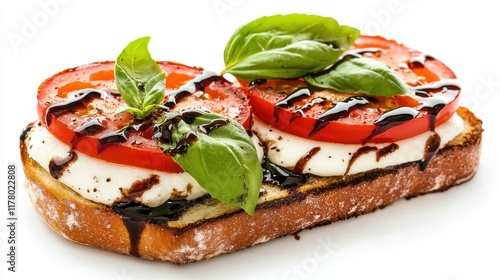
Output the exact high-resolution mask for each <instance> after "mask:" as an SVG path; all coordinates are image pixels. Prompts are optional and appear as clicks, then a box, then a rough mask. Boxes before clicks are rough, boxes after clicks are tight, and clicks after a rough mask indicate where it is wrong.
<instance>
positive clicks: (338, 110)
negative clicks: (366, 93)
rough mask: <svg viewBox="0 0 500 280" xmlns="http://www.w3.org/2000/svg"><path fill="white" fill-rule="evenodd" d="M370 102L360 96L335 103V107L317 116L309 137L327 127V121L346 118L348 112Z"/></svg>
mask: <svg viewBox="0 0 500 280" xmlns="http://www.w3.org/2000/svg"><path fill="white" fill-rule="evenodd" d="M369 102H370V101H369V100H368V99H366V98H365V97H362V96H351V97H349V98H347V99H346V100H344V101H340V102H335V105H334V106H333V107H332V108H330V109H328V110H327V111H325V112H324V113H322V114H321V115H319V116H318V118H317V120H316V123H315V124H314V127H313V129H312V131H311V132H310V133H309V136H313V135H314V134H316V133H318V132H319V131H321V130H322V129H323V128H325V127H326V126H327V125H328V122H329V121H333V120H337V119H340V118H343V117H347V116H348V115H349V112H350V111H351V110H352V109H353V108H356V107H359V106H362V105H365V104H368V103H369Z"/></svg>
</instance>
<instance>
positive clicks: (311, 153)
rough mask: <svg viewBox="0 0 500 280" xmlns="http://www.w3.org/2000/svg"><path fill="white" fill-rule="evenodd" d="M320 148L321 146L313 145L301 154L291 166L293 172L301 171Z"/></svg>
mask: <svg viewBox="0 0 500 280" xmlns="http://www.w3.org/2000/svg"><path fill="white" fill-rule="evenodd" d="M320 150H321V147H314V148H312V149H311V150H310V151H309V152H307V154H305V155H304V156H302V157H301V158H300V159H299V160H298V161H297V163H295V166H294V167H293V172H294V173H302V171H304V168H305V167H306V165H307V163H308V162H309V161H310V160H311V158H312V157H313V156H315V155H316V154H317V153H318V152H319V151H320Z"/></svg>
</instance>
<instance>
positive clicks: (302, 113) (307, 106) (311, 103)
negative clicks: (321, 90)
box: [290, 97, 326, 123]
mask: <svg viewBox="0 0 500 280" xmlns="http://www.w3.org/2000/svg"><path fill="white" fill-rule="evenodd" d="M325 100H326V99H324V98H322V97H316V98H313V99H311V100H310V101H308V102H307V103H306V104H304V105H302V106H301V107H299V108H297V109H295V110H293V112H292V116H291V117H290V123H292V122H293V121H294V120H295V119H296V118H298V117H304V116H305V111H307V110H309V109H310V108H311V107H312V106H314V105H315V104H322V103H324V102H325Z"/></svg>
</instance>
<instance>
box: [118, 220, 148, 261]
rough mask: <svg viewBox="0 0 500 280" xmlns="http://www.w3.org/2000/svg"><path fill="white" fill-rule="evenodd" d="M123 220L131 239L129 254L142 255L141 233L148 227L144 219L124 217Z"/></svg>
mask: <svg viewBox="0 0 500 280" xmlns="http://www.w3.org/2000/svg"><path fill="white" fill-rule="evenodd" d="M122 221H123V224H124V225H125V227H126V228H127V231H128V236H129V239H130V249H129V254H130V255H132V256H134V257H140V256H141V255H140V253H139V242H140V241H141V234H142V232H143V231H144V228H145V227H146V223H145V222H144V221H135V220H131V219H129V218H127V217H122Z"/></svg>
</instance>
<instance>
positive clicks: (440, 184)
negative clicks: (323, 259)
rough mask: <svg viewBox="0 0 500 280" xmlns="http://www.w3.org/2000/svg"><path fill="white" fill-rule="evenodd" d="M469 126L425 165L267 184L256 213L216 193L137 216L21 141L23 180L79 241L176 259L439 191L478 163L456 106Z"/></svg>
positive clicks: (476, 131)
mask: <svg viewBox="0 0 500 280" xmlns="http://www.w3.org/2000/svg"><path fill="white" fill-rule="evenodd" d="M457 113H458V114H459V116H460V117H462V118H463V120H464V124H465V128H464V131H463V132H462V133H461V134H460V135H459V136H457V137H456V138H455V139H454V140H452V141H451V142H450V143H448V144H447V146H446V147H444V148H443V149H441V150H440V151H439V152H438V153H437V154H436V156H435V157H434V158H432V160H431V161H430V163H429V165H428V166H427V168H426V169H425V170H424V171H421V170H420V164H419V162H409V163H405V164H401V165H396V166H391V167H388V168H384V169H377V170H372V171H368V172H364V173H361V174H355V175H349V176H336V177H317V176H308V179H307V181H306V182H305V183H304V184H303V185H301V186H298V187H294V188H290V189H283V188H280V187H277V186H273V185H269V184H264V185H263V186H262V188H263V189H264V190H265V191H264V192H263V193H262V195H261V196H260V198H259V203H258V206H257V208H256V210H255V214H254V215H253V216H249V215H247V214H246V213H245V212H243V211H242V210H240V209H238V208H235V207H231V206H227V205H225V204H222V203H220V202H218V201H216V200H214V199H207V200H204V201H201V202H199V203H197V204H195V205H193V206H192V207H190V208H189V209H188V210H186V211H185V212H184V213H183V214H182V215H181V216H180V217H179V218H178V219H176V220H173V221H169V222H161V223H159V222H143V221H132V220H129V219H127V218H124V217H122V216H121V215H120V214H118V213H117V212H115V211H114V210H112V209H111V208H110V207H108V206H105V205H103V204H98V203H94V202H92V201H90V200H87V199H84V198H82V197H81V196H80V195H78V194H77V193H75V192H74V191H72V190H71V189H70V188H68V187H67V186H65V185H64V184H62V183H60V182H59V181H57V180H56V179H54V178H53V177H52V176H51V175H50V174H49V173H48V172H47V171H45V170H44V169H43V168H42V167H41V166H40V165H39V164H38V163H37V162H35V161H34V160H33V159H31V158H30V157H29V155H28V153H27V147H26V145H25V143H24V142H23V141H21V143H20V148H21V158H22V163H23V168H24V171H25V174H26V181H25V187H26V189H27V191H28V193H29V194H30V199H31V201H32V203H33V205H34V207H35V209H36V211H37V212H38V214H39V215H40V216H41V217H42V218H43V219H44V220H45V222H46V223H47V224H48V225H49V226H50V227H51V228H52V229H53V230H54V231H56V232H57V233H58V234H60V235H61V236H63V237H65V238H67V239H69V240H72V241H74V242H78V243H81V244H86V245H91V246H95V247H100V248H104V249H107V250H110V251H115V252H119V253H122V254H129V255H133V256H136V257H141V258H144V259H151V260H164V261H170V262H173V263H176V264H185V263H189V262H193V261H198V260H203V259H210V258H212V257H214V256H217V255H220V254H226V253H230V252H233V251H237V250H240V249H244V248H247V247H250V246H253V245H256V244H259V243H263V242H266V241H268V240H271V239H274V238H277V237H280V236H284V235H288V234H293V233H296V232H297V231H300V230H302V229H305V228H312V227H315V226H320V225H325V224H329V223H332V222H335V221H338V220H342V219H347V218H350V217H355V216H358V215H361V214H366V213H370V212H373V211H375V210H377V209H379V208H383V207H385V206H388V205H390V204H392V203H393V202H395V201H396V200H398V199H400V198H411V197H415V196H419V195H422V194H426V193H431V192H439V191H444V190H447V189H448V188H450V187H452V186H455V185H458V184H460V183H462V182H465V181H467V180H469V179H471V178H472V177H473V176H474V174H475V172H476V170H477V168H478V165H479V158H480V152H481V134H482V127H481V125H482V122H481V121H480V120H479V119H477V118H476V117H475V116H474V114H473V113H472V112H470V111H469V110H467V109H466V108H463V107H461V108H459V110H458V112H457Z"/></svg>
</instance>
